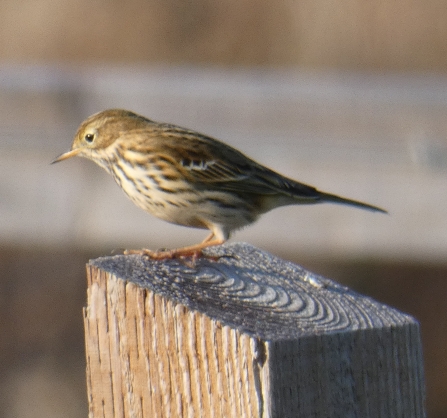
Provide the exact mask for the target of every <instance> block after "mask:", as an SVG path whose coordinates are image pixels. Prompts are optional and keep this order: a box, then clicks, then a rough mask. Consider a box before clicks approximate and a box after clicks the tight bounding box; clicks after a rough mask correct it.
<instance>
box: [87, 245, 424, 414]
mask: <svg viewBox="0 0 447 418" xmlns="http://www.w3.org/2000/svg"><path fill="white" fill-rule="evenodd" d="M208 253H209V254H212V255H214V256H219V257H220V258H218V259H212V258H200V259H198V260H196V261H195V262H191V261H182V260H167V261H163V262H160V261H151V260H148V259H147V258H144V257H140V256H135V255H132V256H121V255H120V256H114V257H105V258H99V259H96V260H92V261H91V262H90V263H89V264H88V266H87V270H88V304H87V307H86V308H85V311H84V318H85V336H86V352H87V384H88V397H89V411H90V415H89V416H90V417H91V418H92V417H94V418H99V417H132V418H134V417H145V418H148V417H151V418H152V417H157V418H158V417H169V418H174V417H206V418H207V417H210V418H214V417H216V418H217V417H225V418H233V417H236V418H241V417H247V418H253V417H263V418H267V417H268V418H273V417H274V418H288V417H294V418H295V417H304V418H307V417H315V418H320V417H321V418H323V417H324V418H328V417H331V418H332V417H343V418H346V417H358V418H370V417H381V418H385V417H390V418H391V417H392V418H397V417H405V418H411V417H424V416H425V414H424V379H423V368H422V354H421V341H420V335H419V325H418V323H417V322H416V321H415V320H414V319H413V318H411V317H410V316H408V315H406V314H403V313H401V312H398V311H396V310H395V309H392V308H390V307H388V306H385V305H383V304H381V303H378V302H376V301H374V300H372V299H370V298H368V297H365V296H362V295H359V294H357V293H355V292H353V291H351V290H350V289H348V288H346V287H343V286H341V285H339V284H337V283H334V282H332V281H330V280H328V279H325V278H322V277H319V276H316V275H314V274H312V273H310V272H308V271H306V270H304V269H303V268H301V267H299V266H297V265H294V264H292V263H289V262H286V261H283V260H281V259H278V258H276V257H274V256H272V255H270V254H267V253H265V252H262V251H260V250H258V249H256V248H253V247H252V246H250V245H247V244H239V243H237V244H231V245H224V246H222V247H216V248H212V249H210V250H209V251H208Z"/></svg>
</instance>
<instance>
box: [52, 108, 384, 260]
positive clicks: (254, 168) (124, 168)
mask: <svg viewBox="0 0 447 418" xmlns="http://www.w3.org/2000/svg"><path fill="white" fill-rule="evenodd" d="M76 155H77V156H80V157H85V158H88V159H90V160H92V161H94V162H95V163H97V164H98V165H99V166H101V167H102V168H104V169H105V170H106V171H107V172H108V173H110V174H111V175H112V176H113V177H114V179H115V181H116V182H117V183H118V184H119V185H120V186H121V188H122V189H123V190H124V192H125V193H126V194H127V195H128V196H129V198H130V199H131V200H132V201H133V202H134V203H135V204H136V205H137V206H139V207H140V208H142V209H144V210H145V211H147V212H149V213H151V214H152V215H155V216H157V217H159V218H161V219H164V220H165V221H168V222H171V223H175V224H179V225H185V226H190V227H195V228H203V229H209V230H210V231H211V233H210V235H209V236H208V237H207V238H206V239H205V240H204V241H203V242H202V243H200V244H197V245H192V246H190V247H184V248H179V249H175V250H168V251H160V252H152V251H150V250H141V251H140V250H131V251H128V253H143V254H147V255H150V256H151V257H154V258H157V259H163V258H172V257H177V256H183V255H199V254H200V253H201V251H202V249H203V248H206V247H208V246H212V245H218V244H222V243H223V242H225V241H226V240H227V239H228V238H229V237H230V234H231V233H232V232H233V231H235V230H237V229H239V228H242V227H244V226H246V225H249V224H251V223H252V222H254V221H255V220H256V219H257V218H258V217H259V216H260V215H262V214H263V213H265V212H267V211H269V210H271V209H273V208H275V207H278V206H284V205H293V204H313V203H322V202H333V203H341V204H346V205H351V206H356V207H359V208H363V209H369V210H372V211H377V212H385V211H384V210H383V209H380V208H378V207H376V206H372V205H369V204H367V203H362V202H358V201H355V200H351V199H345V198H343V197H339V196H336V195H333V194H330V193H324V192H320V191H319V190H317V189H315V188H314V187H311V186H308V185H305V184H302V183H298V182H296V181H294V180H291V179H289V178H286V177H284V176H282V175H280V174H278V173H276V172H274V171H272V170H270V169H268V168H266V167H264V166H262V165H260V164H258V163H256V162H255V161H253V160H251V159H250V158H248V157H246V156H245V155H243V154H242V153H241V152H239V151H237V150H236V149H234V148H232V147H230V146H229V145H226V144H224V143H222V142H220V141H218V140H216V139H213V138H211V137H208V136H206V135H202V134H200V133H198V132H194V131H191V130H188V129H184V128H180V127H179V126H175V125H170V124H166V123H157V122H153V121H151V120H149V119H146V118H145V117H143V116H140V115H137V114H135V113H133V112H129V111H126V110H120V109H111V110H105V111H103V112H100V113H96V114H95V115H92V116H90V117H89V118H88V119H86V120H85V121H84V122H83V123H82V124H81V126H80V127H79V129H78V131H77V133H76V136H75V138H74V140H73V144H72V146H71V150H70V151H68V152H66V153H64V154H62V155H60V156H59V157H58V158H56V159H55V160H54V161H53V162H58V161H62V160H65V159H67V158H70V157H73V156H76Z"/></svg>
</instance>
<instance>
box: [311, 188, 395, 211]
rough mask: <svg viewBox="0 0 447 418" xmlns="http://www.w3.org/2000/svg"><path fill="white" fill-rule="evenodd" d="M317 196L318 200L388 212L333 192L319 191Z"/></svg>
mask: <svg viewBox="0 0 447 418" xmlns="http://www.w3.org/2000/svg"><path fill="white" fill-rule="evenodd" d="M319 197H320V199H319V200H320V201H321V202H332V203H339V204H341V205H350V206H355V207H357V208H361V209H367V210H371V211H373V212H382V213H388V212H387V211H386V210H384V209H382V208H379V207H378V206H373V205H370V204H368V203H363V202H359V201H358V200H352V199H346V198H344V197H340V196H337V195H335V194H330V193H323V192H320V196H319Z"/></svg>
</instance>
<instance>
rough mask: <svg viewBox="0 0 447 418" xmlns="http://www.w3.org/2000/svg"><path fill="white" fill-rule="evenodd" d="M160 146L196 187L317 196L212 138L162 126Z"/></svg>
mask: <svg viewBox="0 0 447 418" xmlns="http://www.w3.org/2000/svg"><path fill="white" fill-rule="evenodd" d="M160 136H161V138H162V139H163V140H162V142H161V143H160V145H161V144H162V146H163V149H164V151H165V152H166V153H168V154H169V155H170V156H171V157H174V158H175V161H176V162H177V163H178V165H179V167H181V170H182V175H183V176H185V177H186V178H187V179H188V180H189V181H190V182H194V183H195V185H196V187H203V188H208V189H210V188H211V189H215V190H220V191H225V190H226V191H233V192H237V193H253V194H264V195H274V194H287V195H290V196H294V197H300V196H302V197H303V198H305V199H309V198H310V199H312V198H315V199H318V197H319V195H320V194H319V192H318V191H317V190H316V189H315V188H313V187H311V186H307V185H305V184H302V183H298V182H296V181H294V180H291V179H288V178H286V177H284V176H281V175H280V174H278V173H276V172H274V171H273V170H270V169H268V168H266V167H264V166H262V165H260V164H258V163H256V162H255V161H253V160H251V159H250V158H248V157H246V156H245V155H244V154H242V153H241V152H239V151H237V150H236V149H234V148H232V147H230V146H229V145H226V144H224V143H222V142H220V141H217V140H216V139H214V138H211V137H208V136H205V135H201V134H199V133H197V132H194V131H189V130H186V129H182V128H179V127H176V126H172V125H163V131H162V133H161V135H160Z"/></svg>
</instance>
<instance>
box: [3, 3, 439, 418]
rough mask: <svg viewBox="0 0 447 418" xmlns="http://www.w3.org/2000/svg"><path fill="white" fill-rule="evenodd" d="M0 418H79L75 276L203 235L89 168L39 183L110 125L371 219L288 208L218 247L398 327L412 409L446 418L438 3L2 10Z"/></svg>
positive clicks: (80, 350)
mask: <svg viewBox="0 0 447 418" xmlns="http://www.w3.org/2000/svg"><path fill="white" fill-rule="evenodd" d="M0 28H1V29H0V173H1V176H0V314H1V318H2V320H1V321H0V335H1V338H0V375H1V376H2V378H1V379H0V417H1V418H3V417H4V418H12V417H14V418H21V417H27V418H28V417H36V418H40V417H46V418H52V417H61V416H63V417H73V418H77V417H84V416H86V414H87V406H86V405H87V403H86V393H85V382H84V378H85V371H84V368H85V363H84V346H83V329H82V307H83V306H84V304H85V290H86V285H85V263H86V262H87V261H88V259H89V258H94V257H97V256H100V255H105V254H110V252H111V251H113V250H114V249H119V248H138V247H143V246H145V247H150V248H158V247H175V246H180V245H185V244H191V243H194V242H198V241H200V240H202V239H203V238H204V236H205V235H206V232H205V231H195V230H191V229H187V228H183V227H178V226H174V225H169V224H167V223H164V222H162V221H159V220H157V219H155V218H153V217H151V216H150V215H148V214H146V213H144V212H143V211H141V210H139V209H138V208H136V207H134V205H133V204H132V203H131V202H130V201H128V199H127V198H126V197H125V196H124V195H123V193H122V192H121V191H120V190H119V188H118V186H116V185H115V183H114V182H113V179H112V178H111V177H110V176H108V175H107V174H106V173H105V172H103V171H102V170H101V169H100V168H98V167H96V166H95V165H94V164H93V163H91V162H89V161H84V160H81V159H74V160H72V161H66V162H64V163H61V164H58V165H55V166H50V164H49V163H50V162H51V161H52V159H54V157H55V156H57V155H58V154H60V153H62V152H63V151H66V150H67V149H68V148H69V146H70V142H71V140H72V137H73V135H74V132H75V131H76V128H77V126H78V125H79V123H80V122H81V121H82V120H83V119H84V118H85V117H87V116H88V115H90V114H92V113H94V112H96V111H99V110H103V109H105V108H111V107H124V108H127V109H130V110H134V111H137V112H139V113H142V114H144V115H146V116H148V117H150V118H152V119H154V120H158V121H164V122H172V123H176V124H179V125H183V126H185V127H188V128H192V129H196V130H199V131H201V132H203V133H207V134H209V135H212V136H215V137H217V138H219V139H222V140H224V141H225V142H227V143H229V144H231V145H234V146H236V147H237V148H239V149H240V150H242V151H243V152H245V153H246V154H248V155H249V156H251V157H253V158H254V159H256V160H258V161H260V162H261V163H263V164H266V165H268V166H270V167H271V168H273V169H275V170H277V171H280V172H281V173H283V174H285V175H288V176H290V177H292V178H295V179H297V180H300V181H303V182H306V183H309V184H312V185H314V186H317V187H318V188H321V189H322V190H326V191H328V192H332V193H337V194H340V195H343V196H346V197H351V198H354V199H359V200H364V201H367V202H369V203H372V204H376V205H378V206H382V207H384V208H385V209H387V210H388V211H389V212H390V214H389V215H382V214H375V213H370V212H366V211H361V210H357V209H352V208H349V207H342V206H336V205H321V206H307V207H287V208H280V209H276V210H274V211H272V212H271V213H269V214H266V215H265V216H263V217H262V218H261V219H260V220H259V221H258V222H257V223H256V224H255V225H253V226H251V227H249V228H247V229H245V230H243V231H239V232H237V233H236V234H235V237H234V240H241V241H248V242H250V243H252V244H254V245H256V246H259V247H261V248H263V249H266V250H268V251H270V252H273V253H275V254H277V255H279V256H281V257H284V258H287V259H290V260H293V261H295V262H297V263H298V264H301V265H303V266H305V267H307V268H309V269H311V270H313V271H315V272H316V273H320V274H323V275H325V276H327V277H329V278H333V279H336V280H338V281H341V282H343V283H346V284H348V285H350V286H351V287H353V288H355V289H357V290H358V291H360V292H363V293H366V294H368V295H370V296H372V297H374V298H376V299H378V300H381V301H383V302H385V303H387V304H390V305H392V306H395V307H397V308H399V309H401V310H403V311H405V312H408V313H410V314H412V315H414V316H415V317H416V318H417V319H418V320H419V321H420V323H421V330H422V339H423V348H424V358H425V371H426V379H427V409H428V416H430V417H431V418H441V417H447V398H446V397H445V393H446V388H447V355H446V354H447V353H446V348H445V347H447V311H446V309H445V295H446V294H447V280H446V278H447V216H446V214H447V139H446V138H447V118H446V115H447V76H446V70H447V8H445V7H444V5H443V4H441V3H439V2H437V1H425V2H422V1H416V2H408V0H406V1H405V0H399V1H397V2H388V3H383V2H379V1H372V2H368V3H365V2H359V1H357V2H355V1H351V2H349V3H348V4H346V3H341V2H332V3H331V4H328V3H327V2H322V1H319V0H317V1H300V2H290V1H286V2H276V1H273V0H261V1H258V2H256V3H255V2H253V1H250V0H242V1H229V2H220V3H217V2H212V1H209V0H206V1H195V2H181V1H154V0H151V1H144V2H143V1H142V0H131V1H129V2H125V3H120V2H103V1H98V0H96V1H91V2H86V1H84V0H80V1H77V2H66V1H62V0H60V1H56V2H54V1H53V2H50V1H47V0H38V1H35V2H23V1H22V2H21V1H19V2H17V1H12V0H4V1H2V2H1V4H0Z"/></svg>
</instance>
